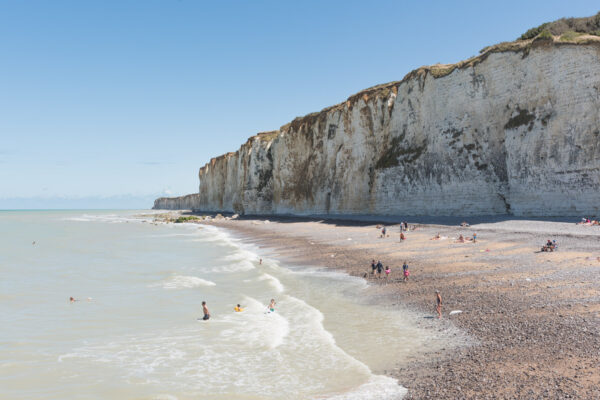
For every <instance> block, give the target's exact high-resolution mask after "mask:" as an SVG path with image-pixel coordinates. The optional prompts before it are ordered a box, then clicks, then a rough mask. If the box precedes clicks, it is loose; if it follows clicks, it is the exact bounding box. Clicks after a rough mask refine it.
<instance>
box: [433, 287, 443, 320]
mask: <svg viewBox="0 0 600 400" xmlns="http://www.w3.org/2000/svg"><path fill="white" fill-rule="evenodd" d="M435 302H436V307H435V309H436V311H437V313H438V319H441V318H442V295H441V294H440V291H439V290H436V291H435Z"/></svg>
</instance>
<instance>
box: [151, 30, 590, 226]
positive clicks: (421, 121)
mask: <svg viewBox="0 0 600 400" xmlns="http://www.w3.org/2000/svg"><path fill="white" fill-rule="evenodd" d="M199 178H200V186H199V192H198V193H197V194H193V195H189V196H186V197H183V198H171V199H169V198H161V199H157V200H156V202H155V205H154V208H164V209H182V208H185V209H196V210H202V211H230V212H237V213H240V214H297V215H307V214H346V215H350V214H352V215H356V214H372V215H492V214H514V215H539V216H543V215H598V214H600V196H599V192H598V188H599V184H600V38H597V37H595V36H588V35H584V36H582V37H580V38H578V40H577V43H574V42H571V43H564V42H560V41H559V40H558V38H556V37H555V38H554V39H552V38H550V39H548V38H546V39H543V40H542V39H539V38H538V39H535V40H528V41H519V42H513V43H505V44H501V45H497V46H493V47H491V48H489V49H487V50H486V51H484V52H483V53H482V54H481V55H479V56H477V57H474V58H472V59H469V60H466V61H463V62H461V63H458V64H454V65H435V66H431V67H423V68H420V69H418V70H415V71H413V72H411V73H409V74H408V75H407V76H406V77H405V78H404V79H403V80H402V81H398V82H392V83H389V84H385V85H380V86H377V87H374V88H370V89H367V90H364V91H362V92H360V93H358V94H356V95H354V96H351V97H350V98H349V99H348V100H347V101H345V102H343V103H340V104H338V105H336V106H333V107H330V108H327V109H324V110H322V111H321V112H318V113H314V114H309V115H307V116H304V117H301V118H297V119H295V120H294V121H292V122H291V123H289V124H287V125H284V126H282V127H281V128H280V129H279V130H278V131H274V132H267V133H262V134H258V135H256V136H254V137H251V138H250V139H249V140H248V141H247V142H246V143H245V144H244V145H242V146H241V147H240V149H239V150H238V151H236V152H235V153H228V154H225V155H223V156H220V157H217V158H213V159H212V160H211V161H210V162H209V163H208V164H206V165H205V166H203V167H202V168H200V171H199Z"/></svg>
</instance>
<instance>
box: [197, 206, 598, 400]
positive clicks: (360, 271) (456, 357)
mask: <svg viewBox="0 0 600 400" xmlns="http://www.w3.org/2000/svg"><path fill="white" fill-rule="evenodd" d="M268 218H269V220H266V218H263V219H258V218H257V219H237V220H226V219H218V220H212V221H210V222H203V223H207V224H211V225H215V226H219V227H222V228H226V229H228V230H230V231H231V232H233V233H234V234H236V235H238V236H241V237H244V239H245V240H247V241H251V242H253V243H255V244H256V245H258V246H261V247H264V248H268V249H270V250H271V251H272V252H274V253H275V254H276V256H277V257H278V258H281V259H283V260H286V262H297V263H301V264H305V265H315V266H323V267H327V268H335V269H339V270H344V271H346V272H347V273H349V274H351V275H355V276H364V275H365V273H367V278H366V279H368V280H369V282H371V283H372V286H373V289H372V290H374V291H379V292H381V294H384V295H393V296H395V298H397V299H399V301H400V303H402V306H406V307H409V308H410V309H413V310H415V311H417V312H420V313H423V315H425V316H433V315H434V314H435V298H434V294H435V290H440V292H441V294H442V296H443V300H444V307H443V319H442V321H439V323H440V324H448V323H450V324H452V325H454V326H456V327H457V328H459V329H460V330H462V331H463V332H464V333H465V334H466V335H467V336H468V337H471V338H473V339H474V340H471V341H469V343H468V345H467V344H465V346H461V347H458V348H452V349H448V350H447V351H442V352H439V351H437V352H434V353H430V354H425V355H423V356H421V357H417V358H415V359H411V360H398V364H397V367H396V368H394V369H392V370H389V371H385V373H387V374H388V375H390V376H393V377H394V378H396V379H398V381H399V382H400V384H402V385H403V386H405V387H406V388H408V389H409V393H408V396H407V398H410V399H463V398H465V399H471V398H478V399H488V398H489V399H492V398H502V399H505V398H518V399H538V398H539V399H542V398H543V399H563V398H576V399H595V398H600V259H599V258H598V257H600V227H597V226H592V227H589V226H580V225H575V224H574V223H566V222H548V221H527V220H500V221H496V222H489V223H486V222H485V221H478V222H481V223H479V224H477V225H472V226H470V227H468V228H463V227H459V226H456V225H455V224H454V222H455V221H452V224H447V225H434V224H427V225H425V224H418V225H415V224H413V223H410V219H409V223H410V225H415V226H416V229H415V230H411V231H409V232H407V233H406V232H405V235H406V240H404V241H402V242H400V240H399V226H398V225H386V226H387V229H388V234H389V237H386V238H380V237H379V236H380V231H379V230H378V229H377V228H376V224H374V223H370V222H356V221H354V222H353V221H317V220H310V219H298V218H279V219H274V218H273V217H268ZM432 222H433V221H432ZM441 222H444V221H441ZM475 232H476V233H477V243H472V242H467V243H457V242H456V241H455V239H456V238H457V237H458V236H459V235H460V234H462V235H464V236H465V237H467V236H472V234H473V233H475ZM438 233H439V235H440V237H441V239H439V240H431V238H433V237H434V236H435V235H437V234H438ZM546 239H553V240H556V241H557V242H558V243H559V250H558V251H557V252H552V253H546V252H540V248H541V246H542V245H543V244H544V243H545V241H546ZM373 258H375V259H381V260H382V261H383V263H384V265H390V266H391V267H392V273H391V277H390V280H389V281H386V280H385V279H377V278H375V277H373V276H372V275H370V274H369V272H370V269H371V268H370V263H371V260H372V259H373ZM404 260H407V261H408V264H409V266H410V271H411V275H410V281H409V282H408V283H404V282H402V268H401V266H402V263H403V261H404ZM384 275H385V274H384ZM452 310H461V311H462V312H461V313H458V314H454V315H452V316H450V315H449V312H450V311H452ZM436 321H437V320H436Z"/></svg>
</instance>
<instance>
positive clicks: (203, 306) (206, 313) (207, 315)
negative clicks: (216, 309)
mask: <svg viewBox="0 0 600 400" xmlns="http://www.w3.org/2000/svg"><path fill="white" fill-rule="evenodd" d="M202 312H203V313H204V317H202V320H203V321H207V320H208V319H209V318H210V312H209V311H208V307H206V302H205V301H203V302H202Z"/></svg>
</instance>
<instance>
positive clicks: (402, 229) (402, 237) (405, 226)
mask: <svg viewBox="0 0 600 400" xmlns="http://www.w3.org/2000/svg"><path fill="white" fill-rule="evenodd" d="M377 228H378V229H381V234H380V235H379V238H381V239H383V238H386V237H389V236H390V235H389V234H388V231H387V228H386V226H385V225H377ZM404 232H408V222H406V221H402V222H400V241H403V240H406V236H405V235H404Z"/></svg>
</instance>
